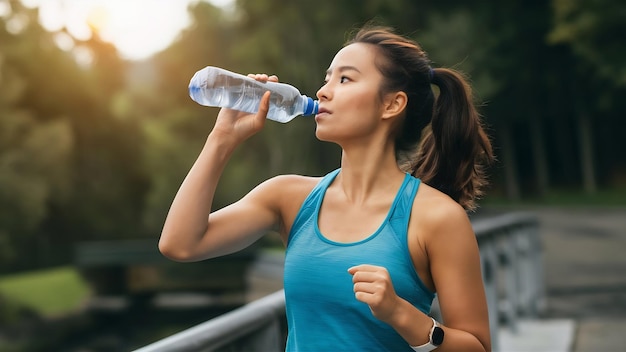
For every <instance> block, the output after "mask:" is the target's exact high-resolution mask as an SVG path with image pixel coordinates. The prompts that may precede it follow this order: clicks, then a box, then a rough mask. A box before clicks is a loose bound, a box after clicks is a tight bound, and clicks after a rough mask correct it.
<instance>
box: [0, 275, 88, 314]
mask: <svg viewBox="0 0 626 352" xmlns="http://www.w3.org/2000/svg"><path fill="white" fill-rule="evenodd" d="M89 292H90V291H89V288H88V287H87V285H86V283H85V282H84V281H83V279H82V278H81V277H80V275H79V274H78V273H77V272H76V270H74V269H72V268H69V267H59V268H53V269H47V270H40V271H34V272H28V273H23V274H12V275H4V276H0V296H1V297H3V299H4V300H5V301H6V302H7V304H8V302H13V303H12V304H11V305H12V306H13V307H18V306H21V307H26V308H28V309H31V310H33V311H34V312H36V313H37V314H40V315H41V316H48V317H50V316H57V315H59V314H63V313H68V312H71V311H74V310H77V309H79V308H80V307H81V306H82V304H84V302H85V300H86V299H87V298H88V297H89ZM15 309H16V308H15Z"/></svg>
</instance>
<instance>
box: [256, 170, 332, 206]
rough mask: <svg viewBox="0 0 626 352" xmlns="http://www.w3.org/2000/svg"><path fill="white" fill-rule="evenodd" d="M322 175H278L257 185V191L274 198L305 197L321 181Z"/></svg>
mask: <svg viewBox="0 0 626 352" xmlns="http://www.w3.org/2000/svg"><path fill="white" fill-rule="evenodd" d="M321 179H322V177H312V176H302V175H293V174H288V175H278V176H274V177H272V178H269V179H268V180H266V181H265V182H263V183H261V184H260V185H259V186H257V187H256V189H255V192H259V193H262V194H264V195H266V196H269V197H272V198H274V199H276V198H277V197H278V198H281V199H283V200H294V199H303V198H305V197H306V196H307V195H308V194H309V193H310V192H311V191H312V190H313V188H314V187H315V186H316V185H317V184H318V183H319V182H320V180H321Z"/></svg>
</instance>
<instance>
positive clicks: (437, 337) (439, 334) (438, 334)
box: [433, 326, 443, 346]
mask: <svg viewBox="0 0 626 352" xmlns="http://www.w3.org/2000/svg"><path fill="white" fill-rule="evenodd" d="M442 343H443V329H442V328H440V327H438V326H436V327H435V329H434V330H433V345H435V346H439V345H441V344H442Z"/></svg>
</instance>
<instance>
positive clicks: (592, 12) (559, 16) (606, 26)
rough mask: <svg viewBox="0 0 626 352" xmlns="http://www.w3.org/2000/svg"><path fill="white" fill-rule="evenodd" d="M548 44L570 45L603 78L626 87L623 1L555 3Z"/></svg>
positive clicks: (559, 0) (563, 0)
mask: <svg viewBox="0 0 626 352" xmlns="http://www.w3.org/2000/svg"><path fill="white" fill-rule="evenodd" d="M553 9H554V23H555V24H554V27H553V28H552V30H551V32H550V33H549V37H548V38H549V40H550V42H551V43H555V44H567V45H569V46H571V48H572V49H573V50H574V52H575V53H576V54H577V55H578V56H579V57H580V58H582V59H583V60H585V61H588V62H589V63H590V64H591V65H592V66H593V67H594V69H595V70H596V72H598V73H599V74H600V75H602V76H604V77H606V78H608V79H610V80H611V81H613V82H615V83H616V84H618V85H626V67H625V66H624V60H625V59H626V49H625V48H624V39H623V34H622V33H624V32H626V3H624V2H623V1H620V0H592V1H569V0H553Z"/></svg>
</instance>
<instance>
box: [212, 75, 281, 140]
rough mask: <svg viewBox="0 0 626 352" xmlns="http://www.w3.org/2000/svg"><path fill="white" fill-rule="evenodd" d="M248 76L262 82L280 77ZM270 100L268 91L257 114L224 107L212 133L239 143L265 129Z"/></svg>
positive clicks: (275, 80) (274, 80)
mask: <svg viewBox="0 0 626 352" xmlns="http://www.w3.org/2000/svg"><path fill="white" fill-rule="evenodd" d="M248 77H250V78H254V79H255V80H257V81H260V82H268V81H269V82H278V77H276V76H275V75H272V76H268V75H266V74H249V75H248ZM269 102H270V92H269V91H267V92H265V94H264V95H263V98H262V99H261V103H260V104H259V110H258V111H257V113H256V114H250V113H247V112H242V111H237V110H232V109H226V108H222V109H221V110H220V112H219V114H218V115H217V120H216V122H215V126H214V127H213V131H212V132H211V134H212V135H217V136H219V137H220V138H226V139H228V140H231V141H232V143H234V144H235V145H238V144H239V143H241V142H243V141H245V140H246V139H248V138H250V137H252V136H253V135H254V134H256V133H258V132H259V131H261V130H262V129H263V126H264V125H265V121H266V117H267V112H268V110H269Z"/></svg>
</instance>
